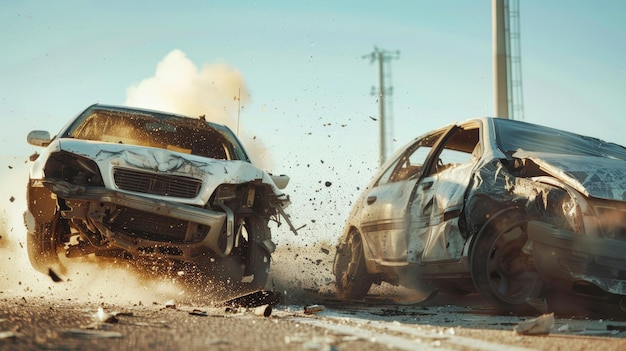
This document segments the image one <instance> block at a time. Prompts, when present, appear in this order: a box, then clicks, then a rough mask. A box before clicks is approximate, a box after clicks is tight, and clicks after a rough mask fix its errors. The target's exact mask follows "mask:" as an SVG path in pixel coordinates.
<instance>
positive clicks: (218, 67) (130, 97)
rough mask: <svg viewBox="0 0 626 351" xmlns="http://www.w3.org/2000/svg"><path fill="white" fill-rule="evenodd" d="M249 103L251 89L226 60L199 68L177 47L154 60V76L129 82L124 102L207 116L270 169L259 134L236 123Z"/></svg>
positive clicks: (268, 158) (264, 166)
mask: <svg viewBox="0 0 626 351" xmlns="http://www.w3.org/2000/svg"><path fill="white" fill-rule="evenodd" d="M249 103H250V92H249V90H248V88H247V87H246V84H245V81H244V79H243V76H242V75H241V73H239V72H238V71H237V70H235V69H234V68H232V67H230V66H229V65H227V64H225V63H217V64H204V65H203V66H202V68H200V69H199V68H198V67H197V66H196V65H195V64H194V63H193V62H192V61H191V60H190V59H189V58H188V57H187V56H186V55H185V53H184V52H182V51H180V50H173V51H171V52H170V53H168V54H167V55H165V57H164V58H163V59H162V60H161V61H160V62H159V63H158V64H157V66H156V70H155V73H154V76H152V77H149V78H146V79H144V80H142V81H141V82H139V83H137V84H134V85H132V86H130V87H129V88H128V89H127V91H126V102H125V103H124V104H125V105H128V106H135V107H141V108H150V109H154V110H160V111H167V112H172V113H178V114H181V115H186V116H192V117H195V116H202V115H204V116H206V119H207V120H208V121H211V122H215V123H220V124H224V125H226V126H228V127H229V128H230V129H231V130H233V132H235V133H237V134H239V135H238V136H239V138H240V140H241V141H242V142H243V143H244V146H245V148H246V149H247V151H248V154H249V155H250V157H251V158H252V161H253V162H254V163H255V164H256V165H257V166H259V167H260V168H263V169H271V168H272V166H273V160H272V158H271V155H270V153H269V152H268V151H267V148H266V146H265V145H264V144H263V142H262V141H261V140H259V138H257V137H255V136H249V135H248V134H247V133H246V131H245V128H243V126H241V125H239V124H240V123H239V119H240V118H239V117H240V111H241V110H243V109H244V107H245V106H248V104H249Z"/></svg>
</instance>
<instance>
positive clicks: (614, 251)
mask: <svg viewBox="0 0 626 351" xmlns="http://www.w3.org/2000/svg"><path fill="white" fill-rule="evenodd" d="M528 238H529V239H530V240H531V241H532V243H533V259H534V261H535V265H536V267H537V270H538V271H539V272H540V274H541V275H542V277H543V278H544V279H545V280H546V281H548V282H550V281H551V280H557V281H560V282H563V283H565V284H569V285H570V286H571V287H572V288H573V287H574V285H575V284H577V283H581V282H586V283H588V284H592V285H594V286H596V287H599V288H600V289H602V290H603V291H605V292H607V293H611V294H616V295H626V242H624V241H619V240H614V239H607V238H601V237H597V236H592V235H584V234H578V233H574V232H571V231H567V230H562V229H558V228H556V227H554V226H552V225H549V224H546V223H543V222H539V221H530V222H529V223H528Z"/></svg>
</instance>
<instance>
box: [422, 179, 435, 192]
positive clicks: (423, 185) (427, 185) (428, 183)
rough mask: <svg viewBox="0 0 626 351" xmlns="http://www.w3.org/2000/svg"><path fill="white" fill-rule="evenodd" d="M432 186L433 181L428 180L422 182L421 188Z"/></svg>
mask: <svg viewBox="0 0 626 351" xmlns="http://www.w3.org/2000/svg"><path fill="white" fill-rule="evenodd" d="M432 186H433V182H432V181H430V182H424V183H423V184H422V190H428V189H430V188H431V187H432Z"/></svg>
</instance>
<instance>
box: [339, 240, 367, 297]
mask: <svg viewBox="0 0 626 351" xmlns="http://www.w3.org/2000/svg"><path fill="white" fill-rule="evenodd" d="M334 270H335V286H336V288H337V297H339V298H340V299H344V300H361V299H363V298H364V297H365V295H367V292H368V291H369V289H370V287H371V286H372V283H373V282H374V280H373V278H372V276H371V275H370V274H369V273H367V268H366V266H365V257H364V255H363V242H362V241H361V235H360V234H359V232H357V231H356V230H353V231H351V232H350V234H349V235H348V239H347V240H346V241H345V242H342V243H340V244H339V247H338V248H337V253H336V257H335V267H334Z"/></svg>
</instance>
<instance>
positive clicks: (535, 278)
mask: <svg viewBox="0 0 626 351" xmlns="http://www.w3.org/2000/svg"><path fill="white" fill-rule="evenodd" d="M527 222H528V220H527V219H526V217H525V214H524V212H523V211H513V212H509V213H505V214H504V215H501V216H499V218H496V219H495V220H494V221H492V222H491V223H489V224H488V225H486V226H485V228H483V230H481V232H480V233H479V234H478V237H477V239H476V240H477V242H476V243H475V245H474V249H473V250H472V255H471V269H472V279H473V280H474V285H475V287H476V289H477V290H478V292H479V293H480V294H481V296H483V297H484V298H485V299H486V300H487V301H488V302H490V303H491V304H492V305H494V306H495V307H496V308H498V309H499V310H502V311H512V312H525V311H528V310H530V305H528V302H529V301H531V300H534V299H536V298H537V297H539V295H540V293H541V282H540V278H539V274H538V272H537V271H536V270H535V268H534V265H533V262H532V256H531V255H529V254H526V253H524V250H523V249H524V246H525V245H526V243H527V241H528V236H527V231H526V230H527V225H526V224H527Z"/></svg>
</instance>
